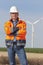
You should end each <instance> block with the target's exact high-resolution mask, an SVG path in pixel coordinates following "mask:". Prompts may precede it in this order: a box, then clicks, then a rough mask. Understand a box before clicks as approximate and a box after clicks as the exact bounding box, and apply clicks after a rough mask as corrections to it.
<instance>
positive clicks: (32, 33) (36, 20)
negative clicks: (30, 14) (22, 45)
mask: <svg viewBox="0 0 43 65" xmlns="http://www.w3.org/2000/svg"><path fill="white" fill-rule="evenodd" d="M39 21H40V19H39V20H36V21H35V22H33V23H31V22H30V21H28V23H29V24H31V25H32V48H34V24H36V23H38V22H39Z"/></svg>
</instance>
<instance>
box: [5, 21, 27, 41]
mask: <svg viewBox="0 0 43 65" xmlns="http://www.w3.org/2000/svg"><path fill="white" fill-rule="evenodd" d="M16 27H18V28H19V30H18V31H17V33H18V35H17V36H16V40H25V39H26V23H25V22H24V21H22V20H19V21H18V23H17V25H16ZM11 28H13V23H12V22H11V21H7V22H6V23H5V24H4V30H5V33H6V40H14V35H9V34H10V33H11Z"/></svg>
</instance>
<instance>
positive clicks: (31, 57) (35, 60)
mask: <svg viewBox="0 0 43 65" xmlns="http://www.w3.org/2000/svg"><path fill="white" fill-rule="evenodd" d="M26 55H27V59H28V62H29V65H43V54H37V53H26ZM8 64H9V61H8V54H7V52H0V65H8ZM16 64H18V65H19V60H18V57H17V55H16Z"/></svg>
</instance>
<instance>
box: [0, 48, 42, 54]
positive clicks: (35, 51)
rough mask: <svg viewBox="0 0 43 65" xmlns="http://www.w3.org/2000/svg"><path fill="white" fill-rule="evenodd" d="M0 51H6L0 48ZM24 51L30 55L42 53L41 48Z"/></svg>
mask: <svg viewBox="0 0 43 65" xmlns="http://www.w3.org/2000/svg"><path fill="white" fill-rule="evenodd" d="M0 51H7V49H6V48H0ZM25 51H26V52H30V53H43V48H25Z"/></svg>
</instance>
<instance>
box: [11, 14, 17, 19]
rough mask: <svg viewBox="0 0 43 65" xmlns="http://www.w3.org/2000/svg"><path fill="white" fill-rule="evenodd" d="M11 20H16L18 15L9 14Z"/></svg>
mask: <svg viewBox="0 0 43 65" xmlns="http://www.w3.org/2000/svg"><path fill="white" fill-rule="evenodd" d="M10 16H11V19H12V20H17V18H18V13H10Z"/></svg>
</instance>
